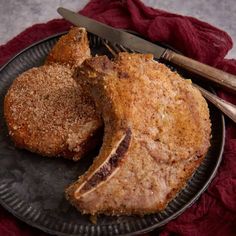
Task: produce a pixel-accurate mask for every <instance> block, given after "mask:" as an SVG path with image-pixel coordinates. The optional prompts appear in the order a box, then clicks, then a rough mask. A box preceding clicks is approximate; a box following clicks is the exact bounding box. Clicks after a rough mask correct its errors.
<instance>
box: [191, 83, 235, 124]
mask: <svg viewBox="0 0 236 236" xmlns="http://www.w3.org/2000/svg"><path fill="white" fill-rule="evenodd" d="M194 87H196V88H198V89H199V90H200V91H201V93H202V95H203V97H205V98H206V99H207V100H208V101H210V102H211V103H213V104H214V105H215V106H216V107H217V108H218V109H219V110H221V111H222V112H223V113H224V114H225V115H226V116H228V117H229V118H230V119H231V120H233V121H234V122H235V123H236V106H235V105H233V104H231V103H229V102H226V101H225V100H223V99H221V98H219V97H217V96H216V95H214V94H212V93H210V92H208V91H207V90H205V89H203V88H202V87H200V86H198V85H196V84H194Z"/></svg>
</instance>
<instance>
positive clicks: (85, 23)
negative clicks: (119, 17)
mask: <svg viewBox="0 0 236 236" xmlns="http://www.w3.org/2000/svg"><path fill="white" fill-rule="evenodd" d="M57 11H58V13H59V14H60V15H61V16H63V17H64V18H65V19H66V20H68V21H70V22H71V23H73V24H74V25H77V26H81V27H84V28H86V30H87V31H88V32H90V33H93V34H95V35H97V36H99V37H100V38H103V39H106V40H108V41H110V42H111V43H118V44H121V45H123V46H125V47H127V48H130V49H133V50H134V51H137V52H140V53H152V54H153V55H154V56H155V57H156V58H160V57H161V55H162V54H163V53H164V52H165V50H166V49H165V48H162V47H159V46H157V45H156V44H154V43H151V42H149V41H147V40H144V39H142V38H139V37H136V36H134V35H132V34H129V33H126V32H125V31H122V30H119V29H115V28H113V27H111V26H108V25H105V24H103V23H100V22H98V21H95V20H92V19H90V18H88V17H86V16H82V15H80V14H77V13H75V12H73V11H70V10H68V9H65V8H62V7H59V8H58V9H57Z"/></svg>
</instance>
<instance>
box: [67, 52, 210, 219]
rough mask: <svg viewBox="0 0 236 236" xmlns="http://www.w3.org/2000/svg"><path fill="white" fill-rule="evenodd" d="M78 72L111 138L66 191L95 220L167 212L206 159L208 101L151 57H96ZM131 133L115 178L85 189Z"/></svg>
mask: <svg viewBox="0 0 236 236" xmlns="http://www.w3.org/2000/svg"><path fill="white" fill-rule="evenodd" d="M76 73H77V76H79V78H80V79H82V81H83V83H84V86H85V87H86V88H87V89H88V90H89V91H90V92H91V94H92V96H93V98H94V100H95V101H96V106H97V108H98V110H100V111H101V114H102V117H103V120H104V123H105V134H104V141H103V145H102V148H101V150H100V153H99V155H98V157H97V158H96V159H95V161H94V163H93V165H92V166H91V167H90V169H89V170H88V171H87V173H85V174H84V175H83V176H81V177H80V178H79V180H78V181H77V182H75V183H74V184H72V185H71V186H70V187H69V188H68V189H67V191H66V197H67V199H69V200H70V201H71V203H72V204H73V205H74V206H76V207H77V208H78V209H79V210H80V211H81V212H82V213H88V214H92V215H94V214H100V213H104V214H107V215H121V214H126V215H130V214H139V215H143V214H147V213H154V212H157V211H160V210H163V209H164V208H165V206H166V205H167V204H168V202H169V201H170V200H171V199H172V198H173V197H174V196H176V194H177V193H178V192H179V191H180V190H181V189H182V188H183V186H184V185H185V184H186V182H187V180H188V179H189V177H190V176H191V175H192V174H193V173H194V170H195V169H196V168H197V167H198V166H199V164H200V163H201V162H202V160H203V159H204V156H205V155H206V153H207V150H208V147H209V145H210V131H211V128H210V127H211V124H210V120H209V110H208V107H207V103H206V101H205V100H204V98H203V97H202V96H201V94H200V92H199V91H198V90H197V89H195V88H194V87H193V86H192V85H191V82H190V81H186V80H183V79H182V78H181V77H180V76H179V75H178V74H177V73H174V72H171V71H170V70H169V69H168V68H167V67H166V66H165V65H162V64H160V63H157V62H155V61H154V60H153V58H152V56H151V55H141V54H128V53H120V54H119V56H118V57H117V58H116V60H115V61H114V62H111V61H109V60H108V58H106V57H105V56H103V57H97V58H92V59H89V60H86V61H85V62H84V63H83V64H82V66H81V67H80V68H79V69H78V70H77V72H76ZM127 128H129V129H130V130H131V132H132V139H131V142H130V145H129V148H128V150H127V152H126V153H125V155H124V156H123V158H122V162H120V163H119V165H118V166H117V167H116V168H113V169H112V173H111V174H110V176H109V178H106V179H105V180H100V183H99V184H98V183H96V185H95V186H94V187H93V188H92V189H91V188H89V189H88V190H87V192H86V191H82V189H83V186H84V185H86V183H88V182H89V180H90V179H91V178H92V177H93V176H96V173H98V172H99V170H100V169H101V168H102V167H103V165H104V163H107V162H108V161H109V160H110V158H111V156H112V155H111V154H112V153H114V152H116V150H117V148H118V146H119V143H120V140H122V137H123V136H122V134H123V135H124V130H126V129H127ZM140 203H142V204H140Z"/></svg>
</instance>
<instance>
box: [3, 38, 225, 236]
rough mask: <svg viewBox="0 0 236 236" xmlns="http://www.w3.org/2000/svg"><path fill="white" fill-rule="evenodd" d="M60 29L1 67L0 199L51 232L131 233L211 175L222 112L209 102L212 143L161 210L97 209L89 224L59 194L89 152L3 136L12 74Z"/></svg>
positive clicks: (168, 213)
mask: <svg viewBox="0 0 236 236" xmlns="http://www.w3.org/2000/svg"><path fill="white" fill-rule="evenodd" d="M61 35H62V34H59V35H55V36H52V37H50V38H47V39H45V40H43V41H40V42H38V43H36V44H34V45H32V46H30V47H28V48H27V49H25V50H24V51H22V52H21V53H19V54H18V55H17V56H15V57H14V58H13V59H12V60H11V61H10V62H8V63H7V64H6V65H5V66H4V67H2V69H1V70H0V102H1V109H0V121H1V122H0V130H1V132H0V166H1V168H0V204H1V205H2V206H3V207H5V208H6V209H7V210H8V211H9V212H11V213H12V214H13V215H15V216H16V217H17V218H19V219H20V220H22V221H24V222H26V223H28V224H29V225H31V226H34V227H36V228H39V229H41V230H43V231H45V232H47V233H50V234H54V235H64V236H68V235H73V236H75V235H132V234H137V233H143V232H148V231H150V230H152V229H154V228H157V227H160V226H162V225H164V224H166V223H167V222H169V221H170V220H172V219H174V218H176V217H177V216H178V215H180V214H181V213H182V212H183V211H184V210H186V208H188V207H190V206H191V205H192V204H193V202H195V201H196V200H197V199H198V198H199V196H200V195H201V194H202V193H203V192H204V190H205V189H206V188H207V186H208V185H209V183H210V182H211V180H212V179H213V177H214V176H215V174H216V171H217V169H218V167H219V164H220V162H221V158H222V152H223V147H224V137H225V127H224V118H223V116H222V115H221V113H220V112H219V111H218V110H217V109H216V108H214V107H213V106H211V104H209V108H210V113H211V121H212V140H211V148H210V149H209V151H208V153H207V156H206V159H205V160H204V161H203V163H202V164H201V166H200V167H199V168H198V169H197V170H196V172H195V174H194V175H193V177H192V178H191V179H190V180H189V181H188V184H187V186H186V187H185V188H184V189H183V190H182V191H181V192H180V193H179V194H178V196H176V198H175V199H174V200H173V201H172V202H170V203H169V205H168V206H167V208H166V209H165V210H164V211H162V212H160V213H158V214H151V215H146V216H143V217H138V216H120V217H108V216H103V215H101V216H99V217H98V219H97V224H93V223H91V221H90V219H89V216H86V215H81V214H80V213H79V212H78V211H76V210H75V209H74V208H73V207H72V206H71V205H70V204H69V203H68V202H67V201H66V200H65V198H64V189H65V187H66V186H68V185H69V184H71V183H72V182H73V181H74V180H76V179H77V177H78V176H79V175H81V174H83V173H84V172H85V171H86V169H87V168H88V167H89V165H90V164H91V163H92V159H93V156H90V157H87V158H84V159H83V160H81V161H79V162H78V163H74V162H72V161H69V160H64V159H60V158H57V159H48V158H45V157H41V156H39V155H36V154H34V153H31V152H28V151H25V150H20V149H17V148H15V147H14V145H13V143H12V142H11V140H10V138H9V136H8V132H7V128H6V124H5V121H4V117H3V100H4V96H5V94H6V92H7V89H8V88H9V86H10V85H11V84H12V82H13V80H14V79H15V78H16V77H17V75H19V74H20V73H22V72H23V71H26V70H28V69H29V68H31V67H33V66H39V65H42V63H43V61H44V59H45V57H46V55H47V54H48V52H49V51H50V49H51V48H52V46H53V45H54V44H55V43H56V41H57V40H58V38H59V37H60V36H61ZM89 38H90V44H91V49H92V52H93V54H109V52H107V51H106V49H105V48H104V47H103V46H102V44H101V41H100V39H99V38H97V37H96V36H94V35H91V34H90V35H89Z"/></svg>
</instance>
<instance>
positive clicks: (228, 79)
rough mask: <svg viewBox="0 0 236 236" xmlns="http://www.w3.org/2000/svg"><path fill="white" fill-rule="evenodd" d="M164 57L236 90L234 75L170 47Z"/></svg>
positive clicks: (221, 85)
mask: <svg viewBox="0 0 236 236" xmlns="http://www.w3.org/2000/svg"><path fill="white" fill-rule="evenodd" d="M162 58H163V59H165V60H167V61H169V62H171V63H173V64H175V65H177V66H180V67H182V68H184V69H187V70H188V71H191V72H193V73H195V74H197V75H201V76H203V77H204V78H206V79H208V80H209V81H212V82H215V83H216V84H218V85H219V86H220V87H223V88H227V89H230V90H231V91H233V92H236V76H234V75H231V74H229V73H226V72H224V71H222V70H218V69H216V68H214V67H211V66H208V65H205V64H203V63H201V62H198V61H195V60H193V59H190V58H188V57H185V56H183V55H180V54H178V53H175V52H173V51H171V50H169V49H167V50H166V51H165V53H164V54H163V55H162Z"/></svg>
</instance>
